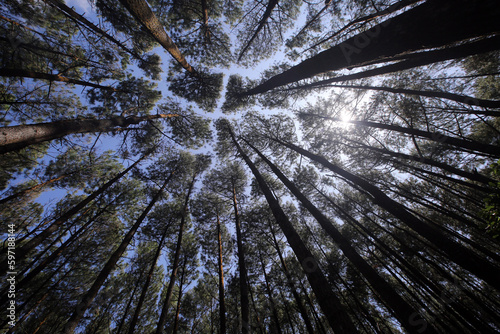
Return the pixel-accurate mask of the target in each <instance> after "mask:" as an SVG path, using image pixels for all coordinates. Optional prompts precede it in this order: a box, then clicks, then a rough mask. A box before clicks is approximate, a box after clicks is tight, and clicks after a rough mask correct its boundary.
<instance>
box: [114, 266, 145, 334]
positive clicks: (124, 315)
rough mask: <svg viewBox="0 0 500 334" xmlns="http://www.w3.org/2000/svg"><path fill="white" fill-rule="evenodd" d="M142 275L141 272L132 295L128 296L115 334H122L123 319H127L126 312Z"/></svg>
mask: <svg viewBox="0 0 500 334" xmlns="http://www.w3.org/2000/svg"><path fill="white" fill-rule="evenodd" d="M142 274H143V272H142V271H141V272H140V274H139V278H138V279H137V281H136V282H135V285H134V290H132V294H131V295H130V298H129V299H128V302H127V306H126V307H125V310H124V311H123V316H122V318H121V320H120V324H119V325H118V329H117V330H116V334H121V332H122V327H123V325H124V324H125V319H126V318H127V314H128V310H129V309H130V307H131V306H132V301H133V300H134V296H135V292H136V291H137V289H138V288H139V286H140V285H141V282H142Z"/></svg>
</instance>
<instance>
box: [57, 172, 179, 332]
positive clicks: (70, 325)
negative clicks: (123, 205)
mask: <svg viewBox="0 0 500 334" xmlns="http://www.w3.org/2000/svg"><path fill="white" fill-rule="evenodd" d="M173 175H174V172H172V173H171V174H170V175H169V177H168V178H167V179H166V180H165V182H164V183H163V185H162V186H161V188H160V190H158V192H157V193H156V194H155V196H154V197H153V199H152V200H151V202H150V203H149V205H148V206H147V208H146V209H145V210H144V211H143V212H142V214H141V216H140V217H139V218H138V219H137V221H136V222H135V224H134V225H133V226H132V227H131V228H130V230H129V231H128V233H127V234H126V235H125V237H124V238H123V240H122V242H121V244H120V246H118V248H117V249H116V250H115V251H114V252H113V254H112V255H111V257H110V258H109V260H108V262H107V263H106V265H105V266H104V268H103V269H102V270H101V272H100V273H99V275H98V276H97V278H96V279H95V281H94V283H93V284H92V286H91V287H90V289H89V290H88V291H87V293H86V294H85V295H84V296H83V298H82V300H81V301H80V303H79V304H78V305H77V307H76V310H75V312H74V313H73V315H72V316H71V318H70V319H69V320H68V322H67V323H66V325H65V326H64V330H63V333H64V334H72V333H73V332H74V331H75V328H76V326H77V325H78V322H79V321H80V319H81V318H82V317H83V315H84V314H85V311H86V310H87V308H88V307H89V306H90V304H91V303H92V301H93V300H94V298H95V297H96V296H97V293H98V292H99V290H100V288H101V286H102V285H103V284H104V282H105V281H106V279H107V278H108V276H109V274H110V273H111V271H112V270H113V268H114V267H115V265H116V263H117V262H118V260H119V259H120V257H121V256H122V255H123V252H125V249H126V248H127V246H128V244H129V243H130V241H131V240H132V238H133V237H134V235H135V233H136V232H137V230H138V229H139V227H140V225H141V224H142V222H143V220H144V218H146V216H147V215H148V213H149V211H151V209H152V208H153V206H154V205H155V204H156V202H157V201H158V199H159V198H160V196H161V194H162V192H163V190H164V189H165V187H166V186H167V184H168V182H169V181H170V179H171V178H172V176H173Z"/></svg>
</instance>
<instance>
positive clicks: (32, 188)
mask: <svg viewBox="0 0 500 334" xmlns="http://www.w3.org/2000/svg"><path fill="white" fill-rule="evenodd" d="M0 131H1V130H0ZM68 175H71V174H70V173H68V174H63V175H61V176H58V177H54V178H52V179H50V180H47V181H45V182H42V183H39V184H36V185H34V186H33V187H29V188H28V189H24V190H21V191H18V192H17V193H15V194H12V195H10V196H7V197H5V198H2V199H1V200H0V205H2V204H5V203H7V202H9V201H12V200H13V199H16V198H20V197H22V196H25V195H26V194H29V193H32V192H34V191H36V190H39V189H42V188H44V187H46V186H48V185H50V184H51V183H54V182H57V181H59V180H62V179H64V178H65V177H67V176H68Z"/></svg>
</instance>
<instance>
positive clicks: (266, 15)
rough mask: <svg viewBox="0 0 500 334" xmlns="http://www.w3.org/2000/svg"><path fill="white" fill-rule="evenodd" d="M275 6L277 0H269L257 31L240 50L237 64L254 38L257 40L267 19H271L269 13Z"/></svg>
mask: <svg viewBox="0 0 500 334" xmlns="http://www.w3.org/2000/svg"><path fill="white" fill-rule="evenodd" d="M277 5H278V0H269V2H268V3H267V6H266V11H265V12H264V15H262V18H261V19H260V21H259V24H258V26H257V29H255V31H254V33H253V34H252V37H250V39H249V40H248V42H247V43H246V44H245V46H244V47H243V49H242V50H241V52H240V54H239V56H238V62H239V61H241V58H243V56H244V55H245V53H246V52H247V50H248V48H249V47H250V45H252V43H253V41H254V40H255V38H257V35H258V34H259V33H260V31H261V30H262V28H264V25H265V24H266V23H267V20H269V18H270V17H271V13H272V12H273V9H274V7H276V6H277Z"/></svg>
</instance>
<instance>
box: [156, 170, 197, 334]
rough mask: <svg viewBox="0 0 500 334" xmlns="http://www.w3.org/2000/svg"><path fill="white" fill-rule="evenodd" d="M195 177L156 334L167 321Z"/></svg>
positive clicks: (190, 189) (183, 212) (190, 184)
mask: <svg viewBox="0 0 500 334" xmlns="http://www.w3.org/2000/svg"><path fill="white" fill-rule="evenodd" d="M196 176H197V174H196V173H194V174H193V178H192V179H191V182H190V183H189V188H188V191H187V194H186V200H185V201H184V208H183V209H182V216H181V223H180V226H179V234H178V236H177V244H176V246H175V254H174V261H173V263H172V273H171V274H170V282H169V283H168V287H167V295H166V297H165V300H164V301H163V306H162V309H161V314H160V318H159V320H158V325H157V326H156V334H162V333H163V327H165V323H166V321H167V315H168V308H169V306H170V301H171V299H172V293H173V291H174V286H175V280H176V278H177V271H178V270H179V261H180V255H181V246H182V237H183V233H184V225H185V223H186V217H187V214H188V205H189V198H190V197H191V192H192V191H193V187H194V183H195V181H196Z"/></svg>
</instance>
